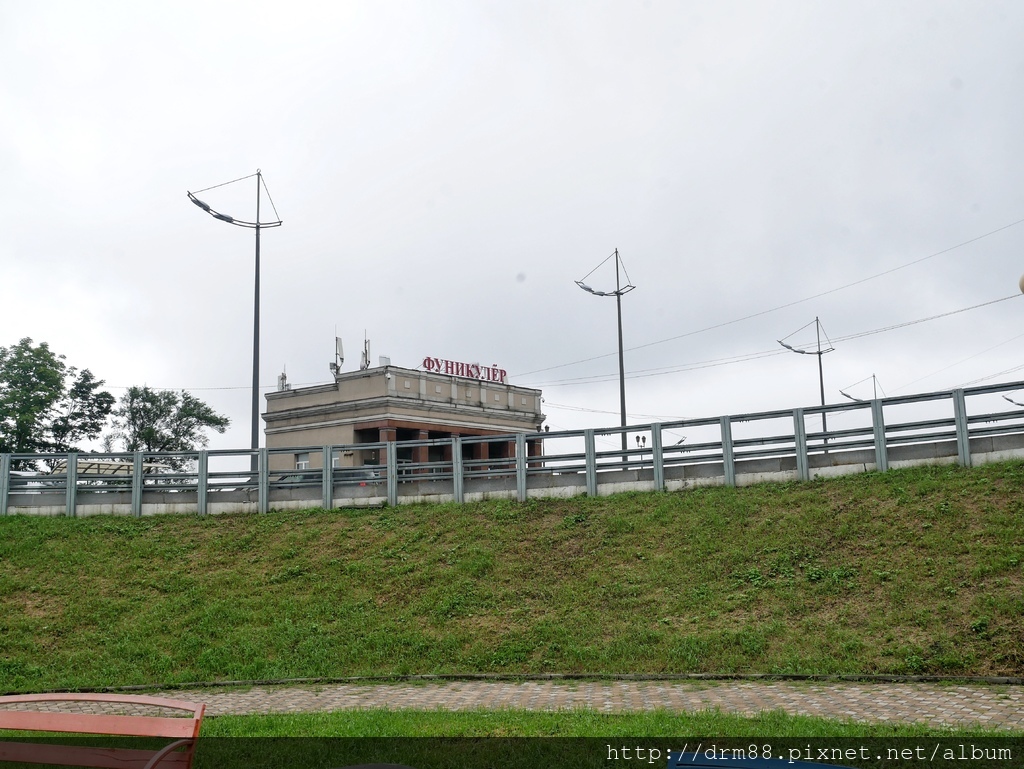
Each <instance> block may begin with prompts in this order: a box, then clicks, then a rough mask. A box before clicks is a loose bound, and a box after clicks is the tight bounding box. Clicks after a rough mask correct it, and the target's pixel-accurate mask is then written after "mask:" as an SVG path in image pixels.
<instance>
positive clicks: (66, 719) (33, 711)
mask: <svg viewBox="0 0 1024 769" xmlns="http://www.w3.org/2000/svg"><path fill="white" fill-rule="evenodd" d="M205 710H206V705H203V704H196V703H194V702H183V701H181V700H170V699H165V698H163V697H149V696H139V695H128V694H17V695H13V696H8V697H0V729H16V730H19V731H31V732H39V733H40V734H39V736H40V737H43V736H46V737H48V736H49V735H51V734H55V733H57V734H89V735H94V734H97V735H98V734H102V735H110V736H123V737H165V738H167V739H170V740H173V741H172V742H170V743H168V744H167V745H164V746H163V747H162V748H159V749H157V750H143V749H141V748H103V747H95V746H84V745H50V744H32V743H27V742H0V761H20V762H23V763H30V764H57V765H64V766H91V767H108V768H109V769H116V768H117V767H124V768H125V769H157V767H159V768H160V769H164V768H165V767H173V769H189V767H191V765H192V754H193V753H194V751H195V747H196V739H197V738H198V737H199V727H200V726H201V725H202V723H203V713H204V711H205ZM169 711H173V712H174V714H170V713H169ZM32 736H33V737H35V736H36V735H34V734H33V735H32Z"/></svg>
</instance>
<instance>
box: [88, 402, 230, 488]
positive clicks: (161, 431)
mask: <svg viewBox="0 0 1024 769" xmlns="http://www.w3.org/2000/svg"><path fill="white" fill-rule="evenodd" d="M113 415H114V419H113V430H112V431H111V433H110V435H108V436H107V438H106V440H105V444H106V445H107V446H108V447H112V446H113V444H114V442H115V441H120V442H121V444H122V445H123V448H124V450H125V451H147V452H152V451H181V452H187V451H195V450H196V449H197V448H198V447H205V446H207V445H208V443H209V439H208V437H207V436H206V433H205V432H204V430H206V429H211V430H216V431H217V432H218V433H223V432H224V431H225V430H226V429H227V427H228V425H229V424H231V420H229V419H228V418H227V417H225V416H223V415H221V414H218V413H217V412H215V411H214V410H213V409H211V408H210V407H209V406H207V405H206V404H205V403H203V401H201V400H199V399H198V398H196V397H194V396H192V395H190V394H189V393H187V392H182V393H181V394H180V395H179V394H178V393H176V392H174V391H173V390H153V389H151V388H149V387H129V388H128V390H127V392H125V394H124V395H123V396H122V397H121V402H120V404H119V405H118V407H117V408H116V409H114V411H113ZM168 464H170V465H172V466H174V467H178V468H180V467H184V466H185V465H187V464H188V461H187V460H184V459H182V460H174V461H170V462H168Z"/></svg>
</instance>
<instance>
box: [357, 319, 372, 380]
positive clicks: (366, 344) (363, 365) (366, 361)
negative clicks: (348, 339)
mask: <svg viewBox="0 0 1024 769" xmlns="http://www.w3.org/2000/svg"><path fill="white" fill-rule="evenodd" d="M368 368H370V339H369V338H368V337H367V336H366V329H363V359H362V360H361V361H360V363H359V370H360V371H366V369H368Z"/></svg>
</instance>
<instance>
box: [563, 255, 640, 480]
mask: <svg viewBox="0 0 1024 769" xmlns="http://www.w3.org/2000/svg"><path fill="white" fill-rule="evenodd" d="M612 256H614V257H615V290H614V291H595V290H594V289H592V288H591V287H590V286H588V285H587V284H586V283H584V282H583V281H584V280H586V279H587V277H589V276H590V275H591V273H593V272H594V271H595V270H597V267H600V266H601V264H604V262H607V261H608V259H611V256H609V257H608V258H607V259H605V260H604V262H601V264H599V265H597V267H595V268H594V269H593V270H591V271H590V272H588V273H587V274H586V275H584V276H583V277H582V278H581V279H580V280H577V281H576V285H577V286H579V287H580V288H582V289H583V290H584V291H586V292H587V293H589V294H593V295H594V296H614V297H615V310H616V313H617V316H618V321H619V412H620V417H621V418H620V422H619V424H620V425H621V426H622V427H623V428H625V426H626V368H625V364H624V363H623V360H622V295H623V294H628V293H629V292H630V291H632V290H633V289H634V288H636V286H634V285H633V284H632V283H630V282H629V275H628V274H627V275H626V285H625V286H623V285H622V284H621V283H620V280H619V268H620V267H621V266H622V260H621V259H619V249H617V248H616V249H615V253H614V254H612ZM622 272H624V273H625V272H626V268H625V267H622ZM626 451H627V443H626V431H625V429H623V431H622V452H623V453H622V461H623V462H625V461H626Z"/></svg>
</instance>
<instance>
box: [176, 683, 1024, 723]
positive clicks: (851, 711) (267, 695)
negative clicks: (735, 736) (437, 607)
mask: <svg viewBox="0 0 1024 769" xmlns="http://www.w3.org/2000/svg"><path fill="white" fill-rule="evenodd" d="M166 696H170V697H174V698H175V699H185V700H193V701H196V702H205V703H206V704H207V710H206V712H207V715H211V716H215V715H223V714H231V713H234V714H244V713H308V712H327V711H335V710H348V709H353V708H389V709H392V710H395V709H399V708H411V709H416V710H435V709H444V710H475V709H480V708H483V709H500V708H522V709H527V710H549V711H550V710H568V709H573V708H589V709H593V710H597V711H600V712H603V713H621V712H626V711H642V710H655V709H659V708H662V709H665V710H669V711H673V712H676V713H688V712H690V713H692V712H695V711H700V710H713V709H715V708H717V709H719V710H721V711H722V712H725V713H737V714H741V715H747V716H750V715H756V714H758V713H760V712H762V711H766V710H769V711H770V710H782V711H785V712H786V713H791V714H799V715H808V716H822V717H826V718H837V719H842V720H847V721H858V722H867V723H878V722H892V723H896V722H918V723H925V724H929V725H932V726H966V725H974V724H979V725H986V726H998V727H1002V728H1013V729H1024V686H1019V685H991V686H984V685H970V684H964V685H954V684H950V685H943V684H925V683H920V684H918V683H905V684H902V683H901V684H871V683H801V682H787V681H773V682H748V681H722V682H676V681H670V682H668V681H617V682H608V681H603V682H583V681H581V682H564V681H559V682H553V681H524V682H503V681H453V682H442V683H419V684H379V685H376V684H343V685H322V686H275V687H254V688H251V689H244V690H242V689H238V690H226V689H209V690H187V691H181V692H174V693H169V692H168V693H166Z"/></svg>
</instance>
